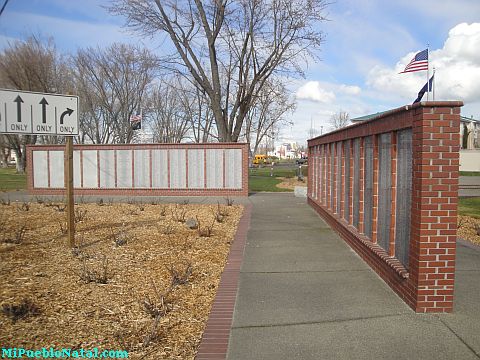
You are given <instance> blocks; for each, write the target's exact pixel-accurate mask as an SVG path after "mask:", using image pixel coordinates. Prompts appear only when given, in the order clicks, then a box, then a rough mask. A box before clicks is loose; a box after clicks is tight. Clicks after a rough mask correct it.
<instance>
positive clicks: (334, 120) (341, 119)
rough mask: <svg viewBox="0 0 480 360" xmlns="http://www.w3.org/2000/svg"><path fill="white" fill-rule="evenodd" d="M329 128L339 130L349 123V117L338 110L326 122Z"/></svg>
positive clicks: (344, 112)
mask: <svg viewBox="0 0 480 360" xmlns="http://www.w3.org/2000/svg"><path fill="white" fill-rule="evenodd" d="M328 123H329V124H330V126H331V127H332V128H333V129H334V130H335V129H341V128H343V127H345V126H347V125H348V124H349V123H350V115H349V114H348V113H347V112H346V111H342V110H340V111H339V112H338V113H335V114H333V115H332V116H331V117H330V121H329V122H328Z"/></svg>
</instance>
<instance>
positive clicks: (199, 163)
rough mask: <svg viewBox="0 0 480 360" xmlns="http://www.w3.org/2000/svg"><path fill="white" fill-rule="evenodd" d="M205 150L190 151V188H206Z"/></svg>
mask: <svg viewBox="0 0 480 360" xmlns="http://www.w3.org/2000/svg"><path fill="white" fill-rule="evenodd" d="M204 158H205V156H204V151H203V149H200V150H198V149H195V150H188V188H189V189H203V188H204V187H205V177H204V166H205V159H204Z"/></svg>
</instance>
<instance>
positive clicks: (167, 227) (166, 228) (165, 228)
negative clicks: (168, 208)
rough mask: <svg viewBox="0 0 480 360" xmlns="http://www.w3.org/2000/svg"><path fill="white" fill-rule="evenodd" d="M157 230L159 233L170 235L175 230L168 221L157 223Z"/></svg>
mask: <svg viewBox="0 0 480 360" xmlns="http://www.w3.org/2000/svg"><path fill="white" fill-rule="evenodd" d="M157 230H158V233H159V234H163V235H171V234H173V233H174V232H175V229H174V227H173V224H172V223H170V222H169V223H167V224H158V225H157Z"/></svg>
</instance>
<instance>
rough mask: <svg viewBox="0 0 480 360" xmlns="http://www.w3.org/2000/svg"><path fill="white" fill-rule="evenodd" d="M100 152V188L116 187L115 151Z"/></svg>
mask: <svg viewBox="0 0 480 360" xmlns="http://www.w3.org/2000/svg"><path fill="white" fill-rule="evenodd" d="M98 151H99V152H100V188H103V189H110V188H114V187H115V150H98Z"/></svg>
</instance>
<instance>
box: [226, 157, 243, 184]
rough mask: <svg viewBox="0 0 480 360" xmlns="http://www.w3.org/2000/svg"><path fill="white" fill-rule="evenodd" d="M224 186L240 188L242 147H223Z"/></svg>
mask: <svg viewBox="0 0 480 360" xmlns="http://www.w3.org/2000/svg"><path fill="white" fill-rule="evenodd" d="M225 188H227V189H241V188H242V149H225Z"/></svg>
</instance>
